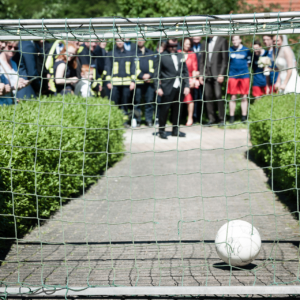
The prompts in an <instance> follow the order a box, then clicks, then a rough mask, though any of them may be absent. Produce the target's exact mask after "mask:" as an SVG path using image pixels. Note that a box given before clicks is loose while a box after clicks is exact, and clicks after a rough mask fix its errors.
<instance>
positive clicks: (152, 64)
mask: <svg viewBox="0 0 300 300" xmlns="http://www.w3.org/2000/svg"><path fill="white" fill-rule="evenodd" d="M153 66H154V63H153V60H152V59H149V72H150V73H154V68H153Z"/></svg>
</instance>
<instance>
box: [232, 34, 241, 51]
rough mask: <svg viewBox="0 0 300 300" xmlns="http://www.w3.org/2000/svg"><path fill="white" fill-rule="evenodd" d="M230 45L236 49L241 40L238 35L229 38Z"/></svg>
mask: <svg viewBox="0 0 300 300" xmlns="http://www.w3.org/2000/svg"><path fill="white" fill-rule="evenodd" d="M231 43H232V45H233V47H234V48H238V47H239V46H240V45H241V44H242V39H241V37H240V36H239V35H233V36H232V37H231Z"/></svg>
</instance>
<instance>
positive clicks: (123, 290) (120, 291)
mask: <svg viewBox="0 0 300 300" xmlns="http://www.w3.org/2000/svg"><path fill="white" fill-rule="evenodd" d="M233 294H235V295H252V294H260V295H299V294H300V286H291V285H289V286H286V285H283V286H185V287H184V286H140V287H95V288H92V287H90V288H84V287H68V288H55V289H54V288H34V287H31V288H27V287H20V288H18V287H15V288H13V287H9V288H0V296H3V295H7V296H22V297H23V296H39V297H41V296H42V297H57V296H66V295H68V296H122V295H125V296H142V295H143V296H144V295H153V296H164V295H233Z"/></svg>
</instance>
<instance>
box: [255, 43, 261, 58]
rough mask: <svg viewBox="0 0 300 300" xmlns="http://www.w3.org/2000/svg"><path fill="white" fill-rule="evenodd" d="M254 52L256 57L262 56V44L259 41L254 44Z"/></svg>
mask: <svg viewBox="0 0 300 300" xmlns="http://www.w3.org/2000/svg"><path fill="white" fill-rule="evenodd" d="M253 51H254V54H255V55H257V56H260V52H261V42H260V41H259V40H256V41H254V43H253Z"/></svg>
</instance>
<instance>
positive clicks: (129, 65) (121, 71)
mask: <svg viewBox="0 0 300 300" xmlns="http://www.w3.org/2000/svg"><path fill="white" fill-rule="evenodd" d="M105 71H106V81H112V83H113V84H114V85H129V84H130V83H131V82H132V81H134V79H135V64H134V58H133V57H132V56H131V53H130V52H127V51H126V50H125V49H124V50H123V51H121V50H120V49H119V48H117V47H115V48H114V49H113V50H112V51H109V52H108V54H107V56H106V62H105Z"/></svg>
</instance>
